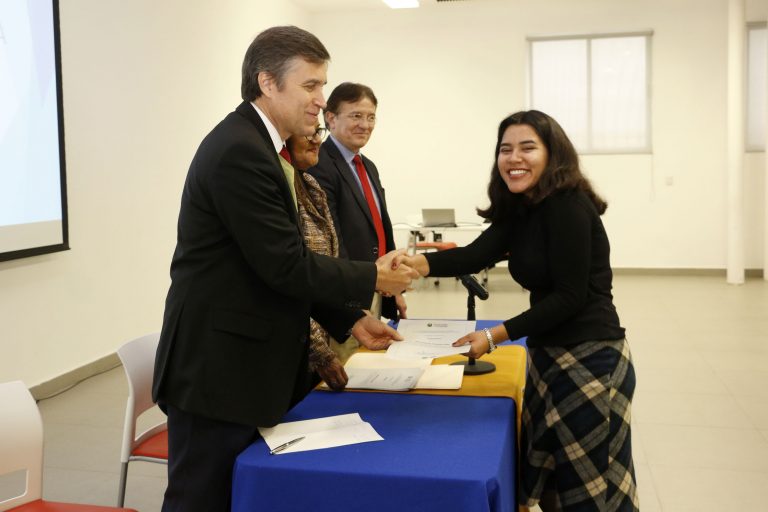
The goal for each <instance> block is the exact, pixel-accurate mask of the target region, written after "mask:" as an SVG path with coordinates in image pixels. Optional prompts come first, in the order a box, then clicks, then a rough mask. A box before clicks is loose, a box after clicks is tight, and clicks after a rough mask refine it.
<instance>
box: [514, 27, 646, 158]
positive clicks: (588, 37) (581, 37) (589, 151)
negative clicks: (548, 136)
mask: <svg viewBox="0 0 768 512" xmlns="http://www.w3.org/2000/svg"><path fill="white" fill-rule="evenodd" d="M652 36H653V30H639V31H632V32H606V33H591V34H562V35H548V36H528V37H526V41H527V43H528V63H527V72H528V80H527V96H528V102H527V103H528V108H532V107H531V105H533V100H534V91H533V66H534V63H533V46H534V44H535V43H537V42H547V41H564V40H570V41H585V42H586V44H587V55H586V66H587V73H586V76H587V84H586V87H587V105H586V111H587V141H588V147H586V148H576V149H577V151H578V152H579V154H581V155H646V154H653V131H652V126H653V123H652V118H651V114H652V108H651V101H652V95H651V83H652V69H651V50H652ZM625 37H644V38H645V131H646V144H645V146H644V147H636V148H614V149H598V148H595V147H593V145H592V142H593V139H594V136H593V132H592V129H593V128H592V127H593V121H592V41H593V40H595V39H619V38H625Z"/></svg>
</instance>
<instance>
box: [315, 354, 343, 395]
mask: <svg viewBox="0 0 768 512" xmlns="http://www.w3.org/2000/svg"><path fill="white" fill-rule="evenodd" d="M317 374H318V375H320V378H321V379H323V380H324V381H325V383H326V384H328V387H329V388H331V389H332V390H334V391H341V390H342V389H344V387H345V386H346V385H347V382H349V377H347V372H346V371H345V370H344V366H343V365H342V364H341V361H339V358H338V357H334V358H333V360H332V361H331V362H330V363H328V364H327V365H325V366H321V367H319V368H317Z"/></svg>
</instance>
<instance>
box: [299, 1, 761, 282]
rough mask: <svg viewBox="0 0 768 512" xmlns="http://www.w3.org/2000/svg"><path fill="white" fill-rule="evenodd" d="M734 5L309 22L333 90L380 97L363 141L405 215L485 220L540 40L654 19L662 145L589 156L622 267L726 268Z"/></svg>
mask: <svg viewBox="0 0 768 512" xmlns="http://www.w3.org/2000/svg"><path fill="white" fill-rule="evenodd" d="M747 4H748V9H747V12H748V16H749V19H750V20H751V21H758V20H765V19H766V12H765V11H766V7H765V2H760V1H759V0H752V1H749V2H747ZM726 6H727V0H646V1H643V2H637V1H634V0H580V1H579V2H573V1H572V0H548V1H547V2H541V1H538V0H519V1H515V2H506V1H492V0H491V1H483V0H470V1H467V2H455V3H447V4H442V5H434V4H430V5H426V6H425V7H423V8H421V9H410V10H398V11H370V10H365V11H363V10H360V11H356V12H352V11H347V12H336V13H323V14H317V15H315V16H313V17H312V19H311V29H312V31H314V32H315V33H316V34H317V35H318V36H319V37H320V38H321V39H322V40H323V42H324V43H325V44H326V45H327V46H328V48H329V50H330V52H331V55H332V57H333V62H332V65H331V68H330V71H329V82H330V83H329V88H328V89H329V91H330V89H331V88H332V87H333V86H335V85H336V84H338V83H339V82H342V81H345V80H350V81H358V82H362V83H365V84H367V85H370V86H371V87H372V88H373V89H374V91H375V92H376V94H377V96H378V99H379V112H378V114H379V119H380V122H379V123H378V124H377V127H376V131H375V133H374V134H373V137H372V139H371V142H370V143H369V145H368V147H367V148H366V149H364V152H365V153H366V154H367V155H368V156H369V157H370V158H372V159H373V160H374V161H375V162H376V164H377V166H378V167H379V170H380V171H381V172H382V175H383V180H384V184H385V187H386V189H387V201H388V204H389V208H390V213H391V216H392V220H393V222H398V221H406V220H407V219H408V218H409V217H411V216H413V215H414V214H417V213H418V212H419V211H420V208H422V207H455V208H456V210H457V217H458V218H459V219H460V220H468V221H470V220H477V219H478V218H477V216H476V215H475V214H474V208H475V207H476V206H485V205H486V204H487V198H486V195H485V187H486V184H487V182H488V174H489V171H490V166H491V164H492V159H493V149H494V144H495V137H496V134H495V130H496V127H497V126H498V123H499V121H500V120H501V119H502V118H503V117H504V116H506V115H507V114H509V113H511V112H514V111H515V110H519V109H524V108H526V107H527V106H528V105H527V77H526V67H527V60H526V59H527V43H526V37H527V36H533V35H537V36H540V35H554V34H588V33H606V32H628V31H638V30H647V29H651V30H653V32H654V35H653V38H652V41H653V43H652V46H653V49H652V70H651V76H652V80H653V82H652V97H653V99H652V122H653V154H652V155H609V156H606V155H601V156H596V155H592V156H585V157H584V158H583V165H584V168H585V169H586V171H587V174H588V175H589V176H590V177H591V178H592V180H593V182H594V184H595V185H596V187H597V188H598V189H599V190H600V191H601V192H602V193H603V194H604V195H605V196H606V198H607V199H608V201H609V203H610V207H609V209H608V212H607V214H606V215H605V217H604V222H605V224H606V226H607V229H608V230H609V235H610V237H611V242H612V249H613V253H612V260H613V264H614V266H616V267H650V268H654V267H661V268H670V267H671V268H719V269H722V268H725V263H726V262H725V246H726V232H725V229H726V225H725V211H724V208H725V184H726V172H725V162H726V160H725V140H726V137H725V131H724V130H725V122H726V96H725V94H726V76H725V69H726V61H725V58H726V51H725V49H726V36H727V34H726V29H727V27H726V12H727V11H726ZM748 157H749V158H747V159H746V162H747V164H748V168H747V170H746V176H745V186H746V189H747V191H748V192H747V195H746V205H745V207H746V211H747V220H748V222H747V226H746V229H745V233H746V240H747V244H748V247H747V250H746V257H747V261H746V264H747V268H759V267H761V266H762V260H761V258H762V231H763V222H762V219H763V215H762V208H763V198H762V195H761V194H762V192H761V191H762V190H763V187H762V175H763V167H762V157H763V153H760V154H756V155H755V154H752V155H748ZM668 182H670V183H671V184H667V183H668ZM398 241H399V242H400V243H401V244H404V243H405V238H404V237H403V236H401V237H400V238H399V240H398Z"/></svg>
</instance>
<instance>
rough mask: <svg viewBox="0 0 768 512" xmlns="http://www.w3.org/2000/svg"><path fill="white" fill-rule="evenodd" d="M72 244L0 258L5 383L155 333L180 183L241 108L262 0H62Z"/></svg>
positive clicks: (273, 16) (272, 9) (272, 17)
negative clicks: (209, 139) (244, 69)
mask: <svg viewBox="0 0 768 512" xmlns="http://www.w3.org/2000/svg"><path fill="white" fill-rule="evenodd" d="M60 11H61V34H62V41H61V45H62V68H63V71H62V75H63V86H64V115H65V136H66V152H67V184H68V195H69V231H70V244H71V247H72V250H70V251H67V252H64V253H57V254H51V255H46V256H39V257H34V258H27V259H23V260H17V261H11V262H5V263H0V381H7V380H11V379H22V380H24V382H25V383H26V384H27V385H28V386H33V385H36V384H39V383H41V382H44V381H46V380H48V379H50V378H52V377H55V376H58V375H60V374H62V373H65V372H67V371H69V370H71V369H74V368H77V367H80V366H82V365H83V364H86V363H88V362H90V361H93V360H96V359H98V358H100V357H103V356H105V355H107V354H110V353H113V352H114V351H115V350H116V348H117V347H118V346H119V345H120V344H121V343H122V342H124V341H127V340H128V339H130V338H132V337H135V336H139V335H142V334H145V333H147V332H151V331H155V330H159V328H160V325H161V321H162V313H163V302H164V300H165V294H166V292H167V289H168V285H169V283H170V279H169V274H168V272H169V264H170V261H171V255H172V252H173V248H174V244H175V229H176V218H177V215H178V208H179V198H180V194H181V188H182V184H183V181H184V177H185V175H186V171H187V167H188V165H189V161H190V160H191V158H192V156H193V154H194V151H195V149H196V148H197V145H198V144H199V143H200V140H201V139H202V137H203V136H204V135H205V133H207V132H208V131H209V130H210V129H211V128H212V127H213V126H214V124H215V123H217V122H218V121H219V120H220V119H221V118H222V117H223V116H224V115H226V113H228V112H230V111H232V110H233V109H234V108H235V107H236V106H237V104H238V103H239V102H240V65H241V63H242V57H243V55H244V53H245V50H246V48H247V47H248V45H249V44H250V41H251V40H252V39H253V37H254V36H255V35H256V34H257V33H258V32H259V31H261V30H262V29H264V28H267V27H269V26H272V25H278V24H287V23H294V24H299V25H302V24H305V21H306V18H305V16H306V13H304V12H302V11H300V10H299V9H297V8H295V7H293V6H292V4H290V3H289V2H272V1H268V0H264V1H253V0H217V1H216V2H211V1H205V0H196V1H189V0H164V1H162V2H161V1H156V0H130V1H125V0H62V1H61V2H60Z"/></svg>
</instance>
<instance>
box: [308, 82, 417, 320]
mask: <svg viewBox="0 0 768 512" xmlns="http://www.w3.org/2000/svg"><path fill="white" fill-rule="evenodd" d="M377 106H378V100H377V99H376V96H375V95H374V93H373V91H372V90H371V88H370V87H368V86H366V85H363V84H357V83H352V82H344V83H342V84H339V85H338V86H337V87H336V88H335V89H334V90H333V91H332V92H331V94H330V96H328V106H327V107H326V108H325V124H326V127H327V128H328V129H329V130H330V132H331V135H330V137H328V139H327V140H326V141H325V142H324V143H323V145H322V146H321V147H320V160H319V162H318V164H317V165H316V166H315V167H313V168H311V169H310V170H309V173H310V174H311V175H312V176H314V177H315V179H316V180H317V181H318V183H320V186H321V187H323V190H324V191H325V193H326V195H327V196H328V206H329V208H330V210H331V215H332V216H333V222H334V224H335V226H336V232H337V234H338V237H339V253H340V256H341V257H343V258H349V259H352V260H360V261H375V260H376V259H377V258H378V257H379V256H381V255H382V254H385V253H387V252H389V251H392V250H394V249H395V240H394V236H393V233H392V222H391V221H390V219H389V213H388V212H387V202H386V199H385V197H384V188H383V187H382V185H381V179H380V178H379V171H378V169H377V168H376V165H375V164H374V163H373V162H372V161H371V160H370V159H368V158H367V157H365V155H363V154H361V153H360V150H361V149H362V148H363V147H364V146H365V145H366V144H367V143H368V140H369V139H370V137H371V134H372V133H373V128H374V127H375V126H376V108H377ZM378 299H379V297H377V298H376V299H375V300H374V308H375V309H377V310H375V311H373V312H374V314H376V315H377V316H379V313H380V314H381V315H383V316H385V317H387V318H390V319H397V318H398V316H399V317H401V318H405V311H406V304H405V299H404V298H403V296H402V295H400V294H397V295H395V296H393V297H383V298H382V300H381V303H380V304H381V305H380V309H379V308H376V303H377V300H378Z"/></svg>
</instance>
